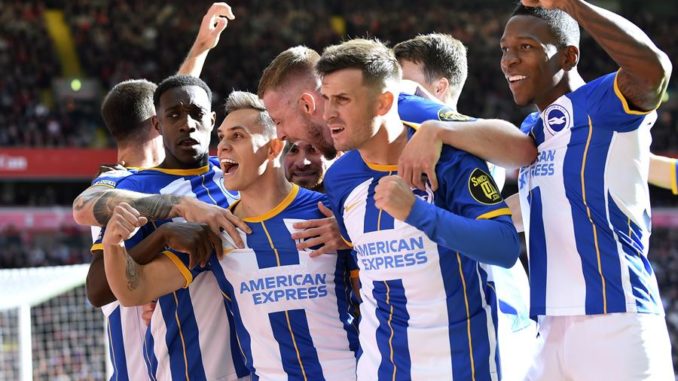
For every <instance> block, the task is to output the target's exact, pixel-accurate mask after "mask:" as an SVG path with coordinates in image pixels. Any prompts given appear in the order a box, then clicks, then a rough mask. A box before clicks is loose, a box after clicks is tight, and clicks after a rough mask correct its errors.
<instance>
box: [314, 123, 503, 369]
mask: <svg viewBox="0 0 678 381" xmlns="http://www.w3.org/2000/svg"><path fill="white" fill-rule="evenodd" d="M409 132H410V133H411V132H412V131H411V130H410V131H409ZM396 171H397V168H396V166H394V165H375V164H370V163H366V162H364V161H363V159H362V157H361V156H360V153H359V152H358V151H349V152H347V153H345V154H344V155H343V156H341V157H340V158H339V159H338V160H337V161H336V162H335V163H334V164H333V165H332V166H331V167H330V169H329V170H328V172H327V175H326V177H325V184H326V188H325V189H327V193H328V196H329V198H330V201H331V203H332V207H333V209H334V213H335V216H337V220H338V221H339V223H340V227H341V229H342V234H343V235H344V237H345V239H347V241H350V242H351V243H352V245H353V248H354V252H355V253H356V256H357V262H358V266H359V268H360V282H361V287H362V288H361V296H362V301H363V302H362V304H361V306H360V313H361V321H360V346H361V354H360V356H359V360H358V379H359V380H361V381H362V380H365V381H367V380H471V379H474V377H475V379H487V380H497V379H499V377H500V376H499V369H498V368H499V367H498V351H497V350H496V324H497V315H496V310H493V309H492V307H491V306H492V305H495V303H496V299H495V298H496V297H495V295H494V292H493V290H492V288H491V287H487V272H486V271H485V270H484V269H483V268H481V267H480V266H479V265H478V262H476V261H475V260H472V259H470V258H469V257H467V256H465V255H463V254H462V253H459V252H456V251H453V250H451V249H449V248H446V247H443V246H441V245H438V244H437V243H436V242H434V241H432V240H431V239H429V237H428V236H427V235H426V234H425V233H424V232H423V231H421V230H418V229H417V228H415V227H413V226H411V225H409V224H407V223H405V222H401V221H398V220H395V219H394V218H393V217H391V216H390V215H388V213H386V212H384V211H382V210H380V209H377V208H376V207H375V202H374V188H375V186H376V185H377V183H378V181H379V179H381V178H382V177H384V176H387V175H392V174H395V173H396ZM436 173H437V176H438V179H439V184H440V187H439V189H438V190H436V191H435V192H432V191H431V190H430V189H429V190H428V191H427V192H421V191H419V190H414V191H413V192H414V193H415V195H416V196H417V197H418V198H420V199H422V200H424V202H426V203H429V204H435V205H436V206H438V207H441V208H443V209H446V210H449V211H450V212H452V213H454V214H457V215H460V216H464V217H468V218H471V219H488V218H495V219H501V220H502V222H503V223H506V224H508V225H510V224H511V223H510V218H509V216H508V215H509V214H510V212H509V211H508V208H507V207H506V205H505V204H504V203H503V201H502V199H501V196H500V195H499V194H498V191H497V190H496V187H495V186H494V184H491V178H490V177H489V176H488V175H487V174H486V173H487V166H486V165H485V163H484V162H482V161H481V160H480V159H478V158H476V157H473V156H471V155H469V154H467V153H465V152H462V151H458V150H455V149H453V148H451V147H447V146H445V147H444V148H443V152H442V154H441V159H440V162H439V163H438V165H437V167H436ZM488 182H490V183H488ZM440 228H441V229H443V228H444V227H440Z"/></svg>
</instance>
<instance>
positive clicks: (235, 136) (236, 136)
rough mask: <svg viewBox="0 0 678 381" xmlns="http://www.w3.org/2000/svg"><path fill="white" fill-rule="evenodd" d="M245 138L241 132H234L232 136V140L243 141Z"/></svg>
mask: <svg viewBox="0 0 678 381" xmlns="http://www.w3.org/2000/svg"><path fill="white" fill-rule="evenodd" d="M242 137H243V134H242V133H241V132H234V133H233V135H232V136H231V138H232V139H241V138H242Z"/></svg>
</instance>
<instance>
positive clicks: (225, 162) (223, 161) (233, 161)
mask: <svg viewBox="0 0 678 381" xmlns="http://www.w3.org/2000/svg"><path fill="white" fill-rule="evenodd" d="M221 163H222V164H238V162H237V161H235V160H231V159H221Z"/></svg>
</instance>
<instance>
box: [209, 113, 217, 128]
mask: <svg viewBox="0 0 678 381" xmlns="http://www.w3.org/2000/svg"><path fill="white" fill-rule="evenodd" d="M216 123H217V113H216V112H214V111H212V113H211V115H210V131H212V130H213V129H214V125H215V124H216Z"/></svg>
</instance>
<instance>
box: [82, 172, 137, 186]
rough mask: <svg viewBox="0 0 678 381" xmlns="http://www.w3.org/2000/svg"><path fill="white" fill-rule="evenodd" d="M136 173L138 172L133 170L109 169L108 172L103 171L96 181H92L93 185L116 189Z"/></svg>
mask: <svg viewBox="0 0 678 381" xmlns="http://www.w3.org/2000/svg"><path fill="white" fill-rule="evenodd" d="M134 173H136V170H135V169H131V168H124V167H119V168H118V167H116V168H113V169H110V168H109V169H108V170H106V171H103V170H102V171H101V172H100V174H99V175H98V176H97V177H96V178H95V179H94V180H92V185H93V186H95V185H96V186H109V187H112V188H115V187H116V186H117V185H118V183H119V182H120V181H122V180H123V179H124V178H126V177H128V176H130V175H132V174H134Z"/></svg>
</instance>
